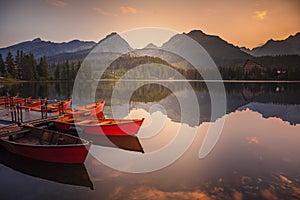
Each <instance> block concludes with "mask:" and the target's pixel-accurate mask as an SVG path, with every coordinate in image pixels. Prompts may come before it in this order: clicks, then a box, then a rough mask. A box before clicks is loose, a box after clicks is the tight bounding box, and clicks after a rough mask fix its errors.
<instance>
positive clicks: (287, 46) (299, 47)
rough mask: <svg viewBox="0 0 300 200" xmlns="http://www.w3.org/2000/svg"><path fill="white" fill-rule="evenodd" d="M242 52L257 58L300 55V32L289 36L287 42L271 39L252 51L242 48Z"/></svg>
mask: <svg viewBox="0 0 300 200" xmlns="http://www.w3.org/2000/svg"><path fill="white" fill-rule="evenodd" d="M241 50H242V51H244V52H246V53H248V54H250V55H252V56H255V57H259V56H278V55H300V32H298V33H297V34H295V35H291V36H289V37H288V38H287V39H285V40H273V39H270V40H268V41H267V42H266V43H265V44H264V45H262V46H260V47H256V48H253V49H252V50H250V49H247V48H245V47H242V48H241Z"/></svg>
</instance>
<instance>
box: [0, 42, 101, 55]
mask: <svg viewBox="0 0 300 200" xmlns="http://www.w3.org/2000/svg"><path fill="white" fill-rule="evenodd" d="M95 45H96V43H95V42H92V41H89V42H85V41H79V40H72V41H70V42H62V43H55V42H50V41H43V40H41V39H40V38H36V39H34V40H32V41H26V42H21V43H19V44H15V45H12V46H8V47H5V48H1V49H0V54H1V55H2V56H3V57H5V56H6V54H7V52H9V51H10V52H11V53H12V54H13V55H16V54H17V51H18V50H19V51H23V52H24V53H26V54H28V53H33V55H34V56H35V57H37V58H39V57H42V56H44V55H45V56H47V57H49V56H53V55H58V54H62V53H75V52H78V51H82V50H86V49H91V48H93V47H94V46H95Z"/></svg>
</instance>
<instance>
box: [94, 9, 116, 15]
mask: <svg viewBox="0 0 300 200" xmlns="http://www.w3.org/2000/svg"><path fill="white" fill-rule="evenodd" d="M94 10H95V11H96V12H97V13H99V14H101V15H105V16H114V14H112V13H110V12H107V11H105V10H103V9H102V8H99V7H96V8H94Z"/></svg>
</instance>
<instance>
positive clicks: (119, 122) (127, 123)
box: [53, 116, 144, 136]
mask: <svg viewBox="0 0 300 200" xmlns="http://www.w3.org/2000/svg"><path fill="white" fill-rule="evenodd" d="M143 121H144V118H142V119H105V118H101V119H100V118H98V119H97V118H91V117H81V118H73V117H71V116H65V117H61V118H58V119H55V120H53V123H54V126H55V127H56V128H57V129H59V130H63V131H68V130H69V129H70V128H74V127H75V124H76V127H77V128H79V129H81V130H83V132H84V133H86V134H94V135H115V136H126V135H135V134H137V132H138V131H139V129H140V127H141V125H142V123H143Z"/></svg>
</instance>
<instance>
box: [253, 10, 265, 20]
mask: <svg viewBox="0 0 300 200" xmlns="http://www.w3.org/2000/svg"><path fill="white" fill-rule="evenodd" d="M267 14H268V11H267V10H263V11H255V18H256V19H258V20H264V19H265V18H266V16H267Z"/></svg>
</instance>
